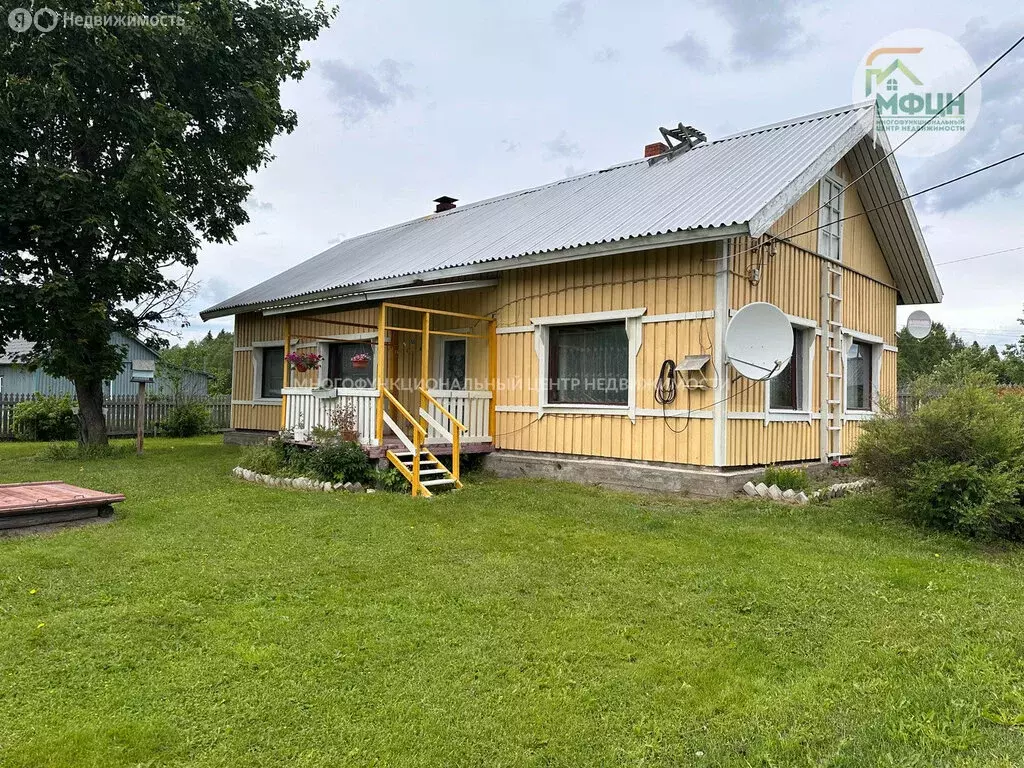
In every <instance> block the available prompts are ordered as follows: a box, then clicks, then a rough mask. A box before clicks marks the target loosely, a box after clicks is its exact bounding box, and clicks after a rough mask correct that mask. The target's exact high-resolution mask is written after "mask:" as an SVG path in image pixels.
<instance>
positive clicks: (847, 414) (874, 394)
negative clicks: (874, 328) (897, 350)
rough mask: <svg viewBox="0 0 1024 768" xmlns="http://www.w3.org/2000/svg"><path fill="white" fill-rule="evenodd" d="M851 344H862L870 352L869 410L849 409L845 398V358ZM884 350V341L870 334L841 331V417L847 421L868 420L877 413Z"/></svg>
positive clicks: (848, 330) (847, 330)
mask: <svg viewBox="0 0 1024 768" xmlns="http://www.w3.org/2000/svg"><path fill="white" fill-rule="evenodd" d="M853 342H857V343H858V344H863V345H865V346H867V347H868V348H869V349H870V350H871V409H870V410H863V409H860V408H850V407H849V403H847V398H846V385H847V370H846V369H847V365H846V356H847V355H848V354H849V352H850V347H851V346H852V345H853ZM884 350H885V344H884V339H882V337H881V336H875V335H874V334H871V333H863V332H861V331H854V330H852V329H850V328H844V329H843V416H844V418H845V419H846V420H847V421H857V420H859V419H869V418H871V417H872V416H874V415H875V414H876V413H878V405H879V402H878V401H879V398H880V396H881V392H882V353H883V352H884Z"/></svg>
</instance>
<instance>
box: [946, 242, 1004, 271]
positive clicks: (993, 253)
mask: <svg viewBox="0 0 1024 768" xmlns="http://www.w3.org/2000/svg"><path fill="white" fill-rule="evenodd" d="M1013 251H1024V245H1018V246H1015V247H1013V248H1004V249H1003V250H1001V251H989V252H988V253H979V254H977V255H975V256H964V257H963V258H962V259H951V260H949V261H937V262H935V266H936V267H942V266H945V265H946V264H959V263H960V262H961V261H974V260H975V259H984V258H985V257H986V256H998V255H999V254H1001V253H1012V252H1013Z"/></svg>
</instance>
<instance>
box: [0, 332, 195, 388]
mask: <svg viewBox="0 0 1024 768" xmlns="http://www.w3.org/2000/svg"><path fill="white" fill-rule="evenodd" d="M132 340H133V341H135V342H136V343H137V344H138V345H139V346H140V347H142V348H143V349H145V350H146V351H147V352H149V353H150V354H151V355H153V359H155V360H159V359H160V353H159V352H157V351H156V350H155V349H153V348H152V347H148V346H146V345H145V344H143V343H142V342H141V341H139V340H138V339H132ZM34 347H35V343H34V342H31V341H26V340H25V339H23V338H21V337H18V338H16V339H11V340H10V341H9V342H7V346H5V347H4V348H3V349H0V365H14V364H16V363H20V362H22V360H21V357H22V355H26V354H28V353H29V352H31V351H32V349H33V348H34ZM174 367H175V368H177V367H178V366H174ZM181 370H182V371H186V372H188V373H194V374H196V375H198V376H205V377H207V378H208V379H212V378H214V376H213V374H212V373H207V372H206V371H194V370H192V369H191V368H181Z"/></svg>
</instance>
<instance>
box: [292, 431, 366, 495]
mask: <svg viewBox="0 0 1024 768" xmlns="http://www.w3.org/2000/svg"><path fill="white" fill-rule="evenodd" d="M304 458H305V466H304V470H305V471H306V472H308V473H309V475H310V476H311V477H313V478H314V479H316V480H321V481H324V482H330V483H362V484H363V485H366V484H367V483H369V482H370V478H371V477H372V471H373V467H372V466H371V465H370V460H369V459H368V458H367V457H366V454H365V453H363V449H362V448H360V447H359V444H358V443H353V442H346V441H344V440H337V441H334V442H328V443H323V444H321V445H318V446H316V447H315V448H312V449H311V450H309V451H307V452H306V455H305V457H304Z"/></svg>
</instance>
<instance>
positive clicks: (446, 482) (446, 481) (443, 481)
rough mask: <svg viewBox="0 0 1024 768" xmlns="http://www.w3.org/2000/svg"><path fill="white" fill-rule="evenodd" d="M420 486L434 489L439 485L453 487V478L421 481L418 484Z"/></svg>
mask: <svg viewBox="0 0 1024 768" xmlns="http://www.w3.org/2000/svg"><path fill="white" fill-rule="evenodd" d="M420 485H426V486H429V487H431V488H436V487H437V486H440V485H455V478H452V477H445V478H441V479H440V480H423V481H422V482H421V483H420Z"/></svg>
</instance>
